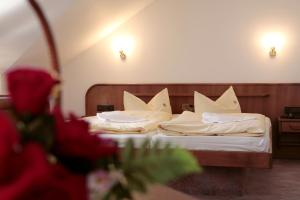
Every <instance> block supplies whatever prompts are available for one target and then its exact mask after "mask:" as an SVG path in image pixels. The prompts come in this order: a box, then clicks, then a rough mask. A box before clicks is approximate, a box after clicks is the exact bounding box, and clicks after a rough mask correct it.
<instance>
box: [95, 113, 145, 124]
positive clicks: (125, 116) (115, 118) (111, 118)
mask: <svg viewBox="0 0 300 200" xmlns="http://www.w3.org/2000/svg"><path fill="white" fill-rule="evenodd" d="M97 117H98V118H99V119H104V120H106V121H108V122H118V123H136V122H143V121H146V120H147V119H145V118H144V117H142V116H138V115H134V114H133V113H128V112H122V111H111V112H102V113H97Z"/></svg>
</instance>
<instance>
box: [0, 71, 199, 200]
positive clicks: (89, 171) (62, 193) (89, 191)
mask: <svg viewBox="0 0 300 200" xmlns="http://www.w3.org/2000/svg"><path fill="white" fill-rule="evenodd" d="M7 82H8V83H7V85H8V91H9V94H10V97H11V104H12V110H11V114H10V115H8V114H7V113H0V199H1V200H15V199H16V200H20V199H26V200H30V199H46V200H47V199H49V200H50V199H51V200H52V199H65V200H67V199H72V200H85V199H124V198H126V199H131V198H133V196H132V194H133V192H134V191H139V192H146V189H147V185H148V184H149V183H166V182H168V181H170V180H172V179H174V178H176V177H178V176H181V175H185V174H187V173H192V172H198V171H199V166H198V163H197V161H196V160H195V159H194V157H193V156H192V155H191V154H190V153H188V152H187V151H185V150H181V149H178V148H171V147H170V146H168V145H167V146H162V145H161V144H159V143H156V144H154V145H153V146H151V148H150V147H149V146H150V145H149V142H148V141H145V142H144V144H143V145H142V147H141V148H139V149H135V148H134V144H133V141H131V140H129V141H128V142H127V144H126V147H125V148H123V149H119V148H118V146H117V144H116V143H115V142H114V141H112V140H107V139H103V138H101V133H99V134H98V135H96V134H91V133H90V132H89V125H88V124H87V123H86V122H84V121H82V120H80V119H78V118H77V117H76V116H75V115H73V114H70V115H69V117H68V119H67V120H66V119H65V117H64V116H63V114H62V112H61V110H60V108H59V107H58V106H56V107H54V108H50V106H49V97H50V95H51V92H52V90H53V87H54V86H56V85H57V84H58V83H59V81H57V80H55V79H54V78H52V77H51V75H49V74H48V73H47V72H46V71H43V70H38V69H30V68H17V69H15V70H11V71H9V72H8V73H7Z"/></svg>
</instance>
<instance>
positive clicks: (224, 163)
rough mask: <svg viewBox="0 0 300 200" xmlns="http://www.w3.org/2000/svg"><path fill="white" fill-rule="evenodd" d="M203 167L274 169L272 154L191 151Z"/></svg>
mask: <svg viewBox="0 0 300 200" xmlns="http://www.w3.org/2000/svg"><path fill="white" fill-rule="evenodd" d="M191 152H192V153H193V154H194V156H195V157H196V158H197V160H198V162H199V163H200V165H202V166H214V167H243V168H262V169H270V168H272V154H271V153H259V152H233V151H191Z"/></svg>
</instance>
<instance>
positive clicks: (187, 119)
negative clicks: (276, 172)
mask: <svg viewBox="0 0 300 200" xmlns="http://www.w3.org/2000/svg"><path fill="white" fill-rule="evenodd" d="M209 120H211V121H212V122H210V121H209ZM220 120H223V121H220ZM159 129H160V131H161V132H162V133H163V134H166V135H219V136H221V135H227V136H229V135H235V136H254V137H256V136H262V135H263V134H264V133H265V130H266V127H265V116H264V115H261V114H252V113H234V114H233V113H232V114H224V113H223V114H221V116H219V117H218V114H213V115H209V117H208V118H207V116H206V120H204V121H203V116H202V115H201V114H197V113H193V112H189V111H185V112H183V113H182V114H181V115H179V116H178V117H177V118H175V119H173V120H170V121H166V122H162V123H160V125H159Z"/></svg>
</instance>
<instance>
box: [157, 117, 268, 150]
mask: <svg viewBox="0 0 300 200" xmlns="http://www.w3.org/2000/svg"><path fill="white" fill-rule="evenodd" d="M265 122H266V132H265V133H264V135H263V136H261V137H245V136H239V137H238V136H169V135H164V134H162V133H159V132H158V133H157V134H156V135H154V136H152V140H151V141H152V142H154V141H156V140H159V141H160V142H162V143H168V142H169V143H171V144H172V145H177V146H179V147H181V148H184V149H189V150H208V151H243V152H269V153H271V152H272V145H271V141H270V140H271V139H270V130H271V121H270V119H269V118H267V117H266V118H265Z"/></svg>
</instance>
